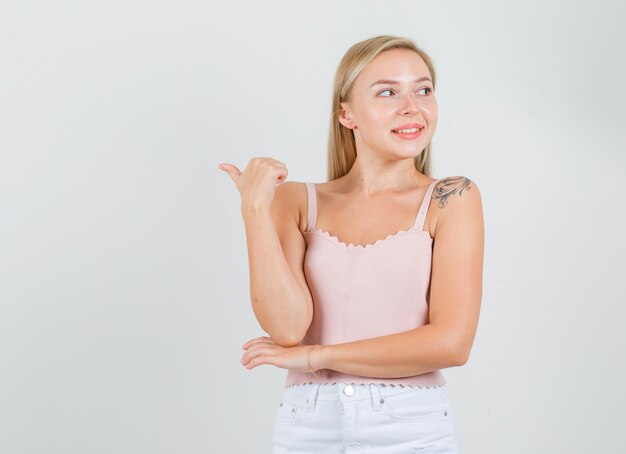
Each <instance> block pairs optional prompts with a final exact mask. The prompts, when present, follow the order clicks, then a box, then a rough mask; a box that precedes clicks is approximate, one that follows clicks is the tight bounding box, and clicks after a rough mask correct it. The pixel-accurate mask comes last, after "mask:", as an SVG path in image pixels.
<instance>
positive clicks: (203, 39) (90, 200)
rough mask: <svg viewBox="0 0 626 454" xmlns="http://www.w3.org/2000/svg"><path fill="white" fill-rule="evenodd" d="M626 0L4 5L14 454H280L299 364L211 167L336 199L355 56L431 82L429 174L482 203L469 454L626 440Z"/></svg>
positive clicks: (8, 347)
mask: <svg viewBox="0 0 626 454" xmlns="http://www.w3.org/2000/svg"><path fill="white" fill-rule="evenodd" d="M625 18H626V7H625V6H624V3H623V2H620V1H617V0H615V1H608V0H602V1H596V2H593V3H592V4H587V3H581V2H578V3H572V2H568V1H537V0H535V1H526V2H501V1H485V0H481V1H473V2H460V1H455V2H451V1H429V2H426V1H390V2H380V1H376V2H374V1H367V0H358V1H357V0H351V1H347V0H346V1H317V2H297V1H263V2H251V1H250V2H242V1H239V2H224V3H220V4H211V3H209V2H200V1H198V2H190V1H179V2H173V1H172V2H163V1H160V2H154V1H152V2H148V1H143V2H142V1H138V0H132V1H129V0H125V1H123V2H122V1H109V2H78V1H73V2H71V1H58V2H43V1H39V2H33V1H20V2H17V1H8V2H3V4H2V7H1V9H0V37H1V38H0V56H1V60H0V66H1V67H0V81H1V83H0V153H1V154H0V159H1V161H0V310H1V313H0V360H1V363H0V364H1V370H0V427H2V430H0V452H3V453H11V454H23V453H24V454H25V453H29V454H30V453H63V454H70V453H72V454H73V453H76V454H79V453H80V454H85V453H103V454H104V453H116V454H122V453H129V454H131V453H132V454H136V453H150V454H161V453H172V454H174V453H176V454H180V453H244V452H245V453H253V452H254V453H269V452H270V450H271V435H272V428H273V423H274V421H273V418H274V415H275V412H276V410H277V409H278V402H279V401H280V396H281V391H282V386H283V382H284V378H285V376H286V370H284V369H278V368H276V367H273V366H260V367H258V368H255V369H252V370H246V369H245V368H244V367H243V366H242V365H241V364H240V362H239V361H240V358H241V355H242V350H241V345H242V344H243V343H244V342H245V341H247V340H249V339H251V338H254V337H258V336H262V335H264V332H263V331H262V330H261V329H260V328H259V327H258V324H257V322H256V320H255V318H254V315H253V313H252V309H251V305H250V301H249V281H248V263H247V251H246V242H245V236H244V233H245V232H244V229H243V223H242V220H241V214H240V205H239V203H240V198H239V193H238V192H237V190H236V187H235V185H234V184H233V182H232V181H231V180H230V178H229V177H228V175H227V174H226V173H224V172H222V171H221V170H219V169H217V164H219V163H220V162H230V163H233V164H235V165H237V166H239V168H240V169H241V170H243V169H244V168H245V165H246V164H247V162H248V160H249V159H250V158H251V157H253V156H272V157H275V158H276V159H279V160H281V161H283V162H285V163H286V164H287V165H288V167H289V180H295V181H315V182H321V181H325V177H326V139H327V129H328V118H329V107H330V90H331V83H332V79H333V76H334V71H335V69H336V66H337V64H338V62H339V60H340V58H341V56H342V55H343V53H344V52H345V51H346V50H347V49H348V47H350V46H351V45H352V44H354V43H356V42H357V41H360V40H362V39H366V38H369V37H372V36H375V35H379V34H396V35H401V36H406V37H409V38H411V39H413V40H414V41H415V42H416V43H417V44H418V46H421V47H423V48H424V49H425V50H426V51H427V52H428V53H430V55H431V56H432V57H433V60H434V63H435V66H436V70H437V72H438V74H437V76H438V84H437V100H438V102H439V112H440V113H439V122H438V128H437V133H436V134H435V139H434V141H433V143H434V145H433V158H434V174H433V176H434V177H435V178H443V177H445V176H452V175H464V176H467V177H469V178H470V179H472V180H473V181H475V183H476V184H477V185H478V186H479V188H480V190H481V194H482V197H483V207H484V214H485V265H484V287H483V303H482V310H481V319H480V323H479V328H478V333H477V336H476V339H475V343H474V347H473V350H472V355H471V357H470V360H469V362H468V363H467V364H466V365H465V366H463V367H459V368H453V369H446V370H444V371H443V373H444V376H445V377H446V379H447V381H448V387H449V393H450V394H449V395H450V399H451V401H452V404H453V405H454V406H455V407H456V411H457V415H458V418H459V426H460V432H461V439H462V447H463V451H464V453H465V454H491V453H493V454H496V453H497V454H501V453H507V454H518V453H535V454H540V453H546V454H548V453H549V454H553V453H568V454H574V453H581V454H582V453H589V452H597V453H600V452H618V451H619V450H622V449H623V447H624V445H625V444H626V435H625V432H624V430H623V423H624V414H623V412H624V408H626V392H625V387H624V383H626V342H625V339H626V336H625V334H624V315H625V314H626V311H625V310H624V307H625V303H626V301H625V298H624V295H625V290H626V288H625V284H624V268H625V267H624V255H625V253H626V247H625V246H626V245H625V240H624V231H625V229H626V217H625V213H624V196H625V195H626V194H625V190H624V176H625V169H626V159H625V158H624V152H625V151H626V137H625V133H624V123H625V120H626V115H625V114H624V111H625V109H624V106H625V105H626V89H625V88H624V82H625V81H626V62H625V57H624V56H625V55H626V36H625V35H626V33H625V30H626V27H625V25H626V24H625V22H626V20H625Z"/></svg>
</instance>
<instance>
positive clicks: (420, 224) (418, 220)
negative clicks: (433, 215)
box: [413, 180, 441, 230]
mask: <svg viewBox="0 0 626 454" xmlns="http://www.w3.org/2000/svg"><path fill="white" fill-rule="evenodd" d="M439 181H441V180H435V181H433V182H432V183H431V184H430V185H429V186H428V189H427V190H426V194H425V195H424V198H423V199H422V204H421V205H420V209H419V211H418V212H417V216H416V217H415V224H414V225H413V227H414V228H416V229H418V230H424V221H425V220H426V213H427V212H428V207H429V206H430V199H431V197H432V194H433V189H434V188H435V185H436V184H437V183H438V182H439Z"/></svg>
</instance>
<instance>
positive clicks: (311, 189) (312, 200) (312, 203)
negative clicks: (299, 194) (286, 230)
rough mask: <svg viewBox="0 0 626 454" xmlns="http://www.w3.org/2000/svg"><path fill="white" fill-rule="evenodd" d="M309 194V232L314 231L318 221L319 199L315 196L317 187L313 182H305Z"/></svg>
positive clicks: (307, 225)
mask: <svg viewBox="0 0 626 454" xmlns="http://www.w3.org/2000/svg"><path fill="white" fill-rule="evenodd" d="M304 184H305V185H306V192H307V221H306V222H307V224H306V230H307V232H308V231H310V230H313V228H314V227H315V221H316V219H317V197H316V195H315V185H314V184H313V183H311V182H308V181H305V182H304Z"/></svg>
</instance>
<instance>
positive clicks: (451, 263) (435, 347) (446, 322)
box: [311, 178, 484, 378]
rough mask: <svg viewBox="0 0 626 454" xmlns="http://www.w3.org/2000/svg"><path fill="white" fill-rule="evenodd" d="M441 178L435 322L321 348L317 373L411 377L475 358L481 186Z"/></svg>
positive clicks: (436, 198)
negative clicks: (329, 371) (318, 371)
mask: <svg viewBox="0 0 626 454" xmlns="http://www.w3.org/2000/svg"><path fill="white" fill-rule="evenodd" d="M452 181H453V182H458V184H446V179H444V180H442V181H441V182H440V183H438V184H437V185H438V186H440V187H439V188H437V187H435V190H434V191H433V200H432V202H433V203H432V204H433V205H434V204H435V202H437V203H438V204H437V206H436V208H435V207H434V206H433V207H431V208H432V209H437V210H438V216H437V227H436V230H435V237H434V242H433V258H432V271H431V281H430V300H429V319H430V323H429V324H427V325H424V326H420V327H418V328H415V329H412V330H409V331H404V332H401V333H395V334H390V335H386V336H380V337H375V338H370V339H363V340H359V341H354V342H346V343H341V344H334V345H320V346H319V347H318V348H316V349H315V350H314V351H313V352H312V353H311V365H312V366H313V368H314V369H316V370H317V369H331V370H335V371H338V372H343V373H347V374H354V375H361V376H366V377H380V378H392V377H408V376H412V375H418V374H423V373H427V372H432V371H434V370H437V369H443V368H447V367H454V366H461V365H463V364H465V363H466V362H467V361H468V359H469V355H470V351H471V348H472V344H473V342H474V336H475V333H476V329H477V326H478V317H479V312H480V303H481V299H482V275H483V255H484V254H483V251H484V223H483V210H482V201H481V196H480V192H479V190H478V187H477V186H476V184H475V183H474V182H472V181H471V180H469V179H466V178H455V179H452Z"/></svg>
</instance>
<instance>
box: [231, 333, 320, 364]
mask: <svg viewBox="0 0 626 454" xmlns="http://www.w3.org/2000/svg"><path fill="white" fill-rule="evenodd" d="M311 348H313V345H295V346H293V347H282V346H280V345H278V344H276V343H275V342H274V341H273V340H272V339H271V338H269V337H267V336H263V337H257V338H256V339H251V340H249V341H248V342H246V343H245V344H244V345H243V349H244V350H246V351H245V353H244V354H243V357H242V358H241V364H243V365H244V366H245V367H246V369H254V368H255V367H256V366H259V365H261V364H271V365H273V366H276V367H280V368H282V369H291V370H295V371H298V372H310V369H309V365H308V364H307V360H306V357H307V354H308V353H309V350H310V349H311ZM316 353H319V350H318V349H316V350H315V351H314V352H312V353H311V366H312V367H313V369H314V370H315V371H317V370H318V369H320V367H318V366H317V364H316V363H315V355H316Z"/></svg>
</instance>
